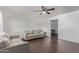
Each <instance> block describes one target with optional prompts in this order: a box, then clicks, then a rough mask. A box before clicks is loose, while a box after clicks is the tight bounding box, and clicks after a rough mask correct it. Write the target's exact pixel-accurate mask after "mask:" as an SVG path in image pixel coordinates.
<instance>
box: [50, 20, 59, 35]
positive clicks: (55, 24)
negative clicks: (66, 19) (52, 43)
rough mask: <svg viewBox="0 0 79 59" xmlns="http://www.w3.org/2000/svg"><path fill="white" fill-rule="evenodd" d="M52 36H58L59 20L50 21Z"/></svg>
mask: <svg viewBox="0 0 79 59" xmlns="http://www.w3.org/2000/svg"><path fill="white" fill-rule="evenodd" d="M50 29H51V36H58V20H57V19H56V20H51V21H50Z"/></svg>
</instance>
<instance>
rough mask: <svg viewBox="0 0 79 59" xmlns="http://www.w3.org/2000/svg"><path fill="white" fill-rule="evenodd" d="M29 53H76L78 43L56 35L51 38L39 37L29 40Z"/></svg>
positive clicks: (78, 47)
mask: <svg viewBox="0 0 79 59" xmlns="http://www.w3.org/2000/svg"><path fill="white" fill-rule="evenodd" d="M28 48H29V50H28V51H29V52H30V53H78V52H79V44H77V43H73V42H69V41H65V40H61V39H57V36H52V37H51V38H49V37H45V38H39V39H35V40H30V41H29V47H28Z"/></svg>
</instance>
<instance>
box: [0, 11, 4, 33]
mask: <svg viewBox="0 0 79 59" xmlns="http://www.w3.org/2000/svg"><path fill="white" fill-rule="evenodd" d="M2 32H3V15H2V12H1V11H0V33H2Z"/></svg>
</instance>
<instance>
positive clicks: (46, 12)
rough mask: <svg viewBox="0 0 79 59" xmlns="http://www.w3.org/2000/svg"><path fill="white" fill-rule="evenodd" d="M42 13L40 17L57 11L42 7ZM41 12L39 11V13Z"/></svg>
mask: <svg viewBox="0 0 79 59" xmlns="http://www.w3.org/2000/svg"><path fill="white" fill-rule="evenodd" d="M41 9H42V10H41V11H40V12H41V13H40V15H42V14H51V13H50V12H49V11H52V10H55V8H50V9H48V8H46V7H45V6H41ZM38 12H39V11H38Z"/></svg>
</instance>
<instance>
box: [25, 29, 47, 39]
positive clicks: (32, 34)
mask: <svg viewBox="0 0 79 59" xmlns="http://www.w3.org/2000/svg"><path fill="white" fill-rule="evenodd" d="M45 36H46V32H44V31H43V30H29V31H26V39H25V40H31V39H35V38H41V37H45Z"/></svg>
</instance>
